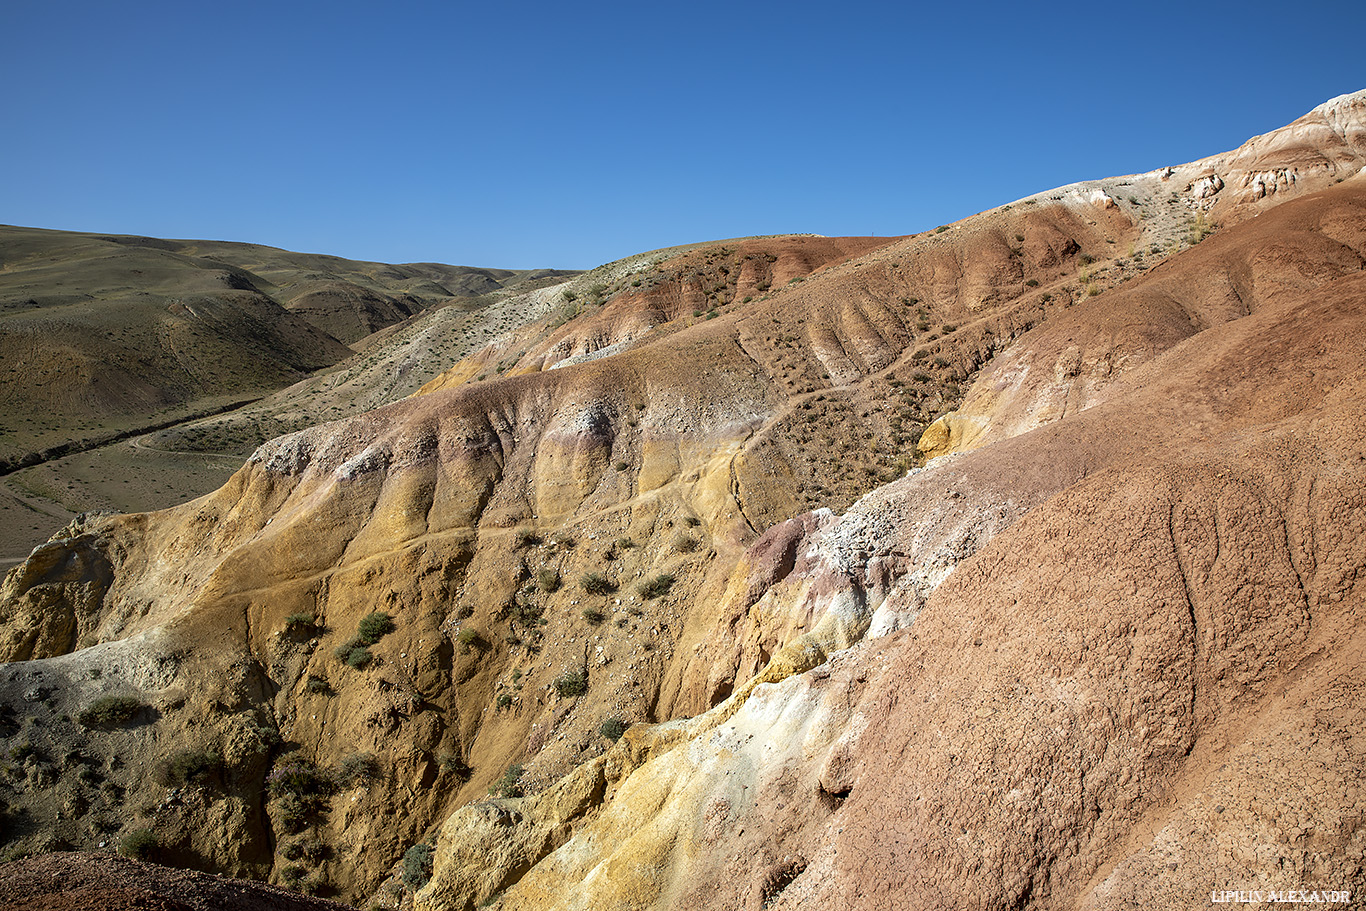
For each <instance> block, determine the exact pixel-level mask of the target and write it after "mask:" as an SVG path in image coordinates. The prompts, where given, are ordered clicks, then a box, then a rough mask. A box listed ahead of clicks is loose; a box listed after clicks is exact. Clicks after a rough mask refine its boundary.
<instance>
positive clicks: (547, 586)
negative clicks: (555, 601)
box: [536, 569, 560, 592]
mask: <svg viewBox="0 0 1366 911" xmlns="http://www.w3.org/2000/svg"><path fill="white" fill-rule="evenodd" d="M536 585H537V586H538V587H539V588H540V589H541V591H543V592H553V591H558V590H559V588H560V572H559V570H556V569H543V570H541V571H540V572H538V573H536Z"/></svg>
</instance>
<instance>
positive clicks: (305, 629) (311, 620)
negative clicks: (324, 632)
mask: <svg viewBox="0 0 1366 911" xmlns="http://www.w3.org/2000/svg"><path fill="white" fill-rule="evenodd" d="M317 631H318V618H317V617H316V616H315V615H313V614H311V613H309V612H307V611H302V612H300V613H297V614H290V615H289V616H288V617H286V618H285V632H286V633H289V634H290V635H292V636H307V635H311V634H313V633H315V632H317Z"/></svg>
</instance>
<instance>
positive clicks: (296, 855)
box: [280, 833, 332, 863]
mask: <svg viewBox="0 0 1366 911" xmlns="http://www.w3.org/2000/svg"><path fill="white" fill-rule="evenodd" d="M331 853H332V851H331V849H330V848H328V847H327V845H326V844H325V843H324V842H323V840H322V839H321V838H319V837H318V835H317V833H309V834H308V835H305V836H303V837H302V838H296V839H294V840H293V841H289V842H285V843H284V844H283V845H281V847H280V855H281V856H282V857H284V859H285V860H307V861H310V862H312V863H317V862H318V861H320V860H326V859H327V857H328V856H329V855H330V854H331Z"/></svg>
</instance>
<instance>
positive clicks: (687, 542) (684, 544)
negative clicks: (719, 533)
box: [674, 535, 702, 554]
mask: <svg viewBox="0 0 1366 911" xmlns="http://www.w3.org/2000/svg"><path fill="white" fill-rule="evenodd" d="M701 546H702V545H701V542H700V541H698V540H697V539H696V538H690V537H688V536H687V535H679V536H678V537H677V538H675V539H674V550H676V551H678V552H679V553H680V554H690V553H693V552H694V551H696V550H697V548H699V547H701Z"/></svg>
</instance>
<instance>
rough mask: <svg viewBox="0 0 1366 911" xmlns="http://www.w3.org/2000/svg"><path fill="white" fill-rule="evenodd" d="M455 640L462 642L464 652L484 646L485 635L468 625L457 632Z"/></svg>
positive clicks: (461, 646)
mask: <svg viewBox="0 0 1366 911" xmlns="http://www.w3.org/2000/svg"><path fill="white" fill-rule="evenodd" d="M455 641H456V642H459V643H460V652H461V654H464V653H466V652H470V651H472V650H474V649H478V648H483V647H484V645H485V643H484V637H483V636H481V635H479V631H478V630H476V629H471V628H470V627H468V626H466V627H464V628H463V629H461V630H460V632H458V633H456V635H455Z"/></svg>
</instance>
